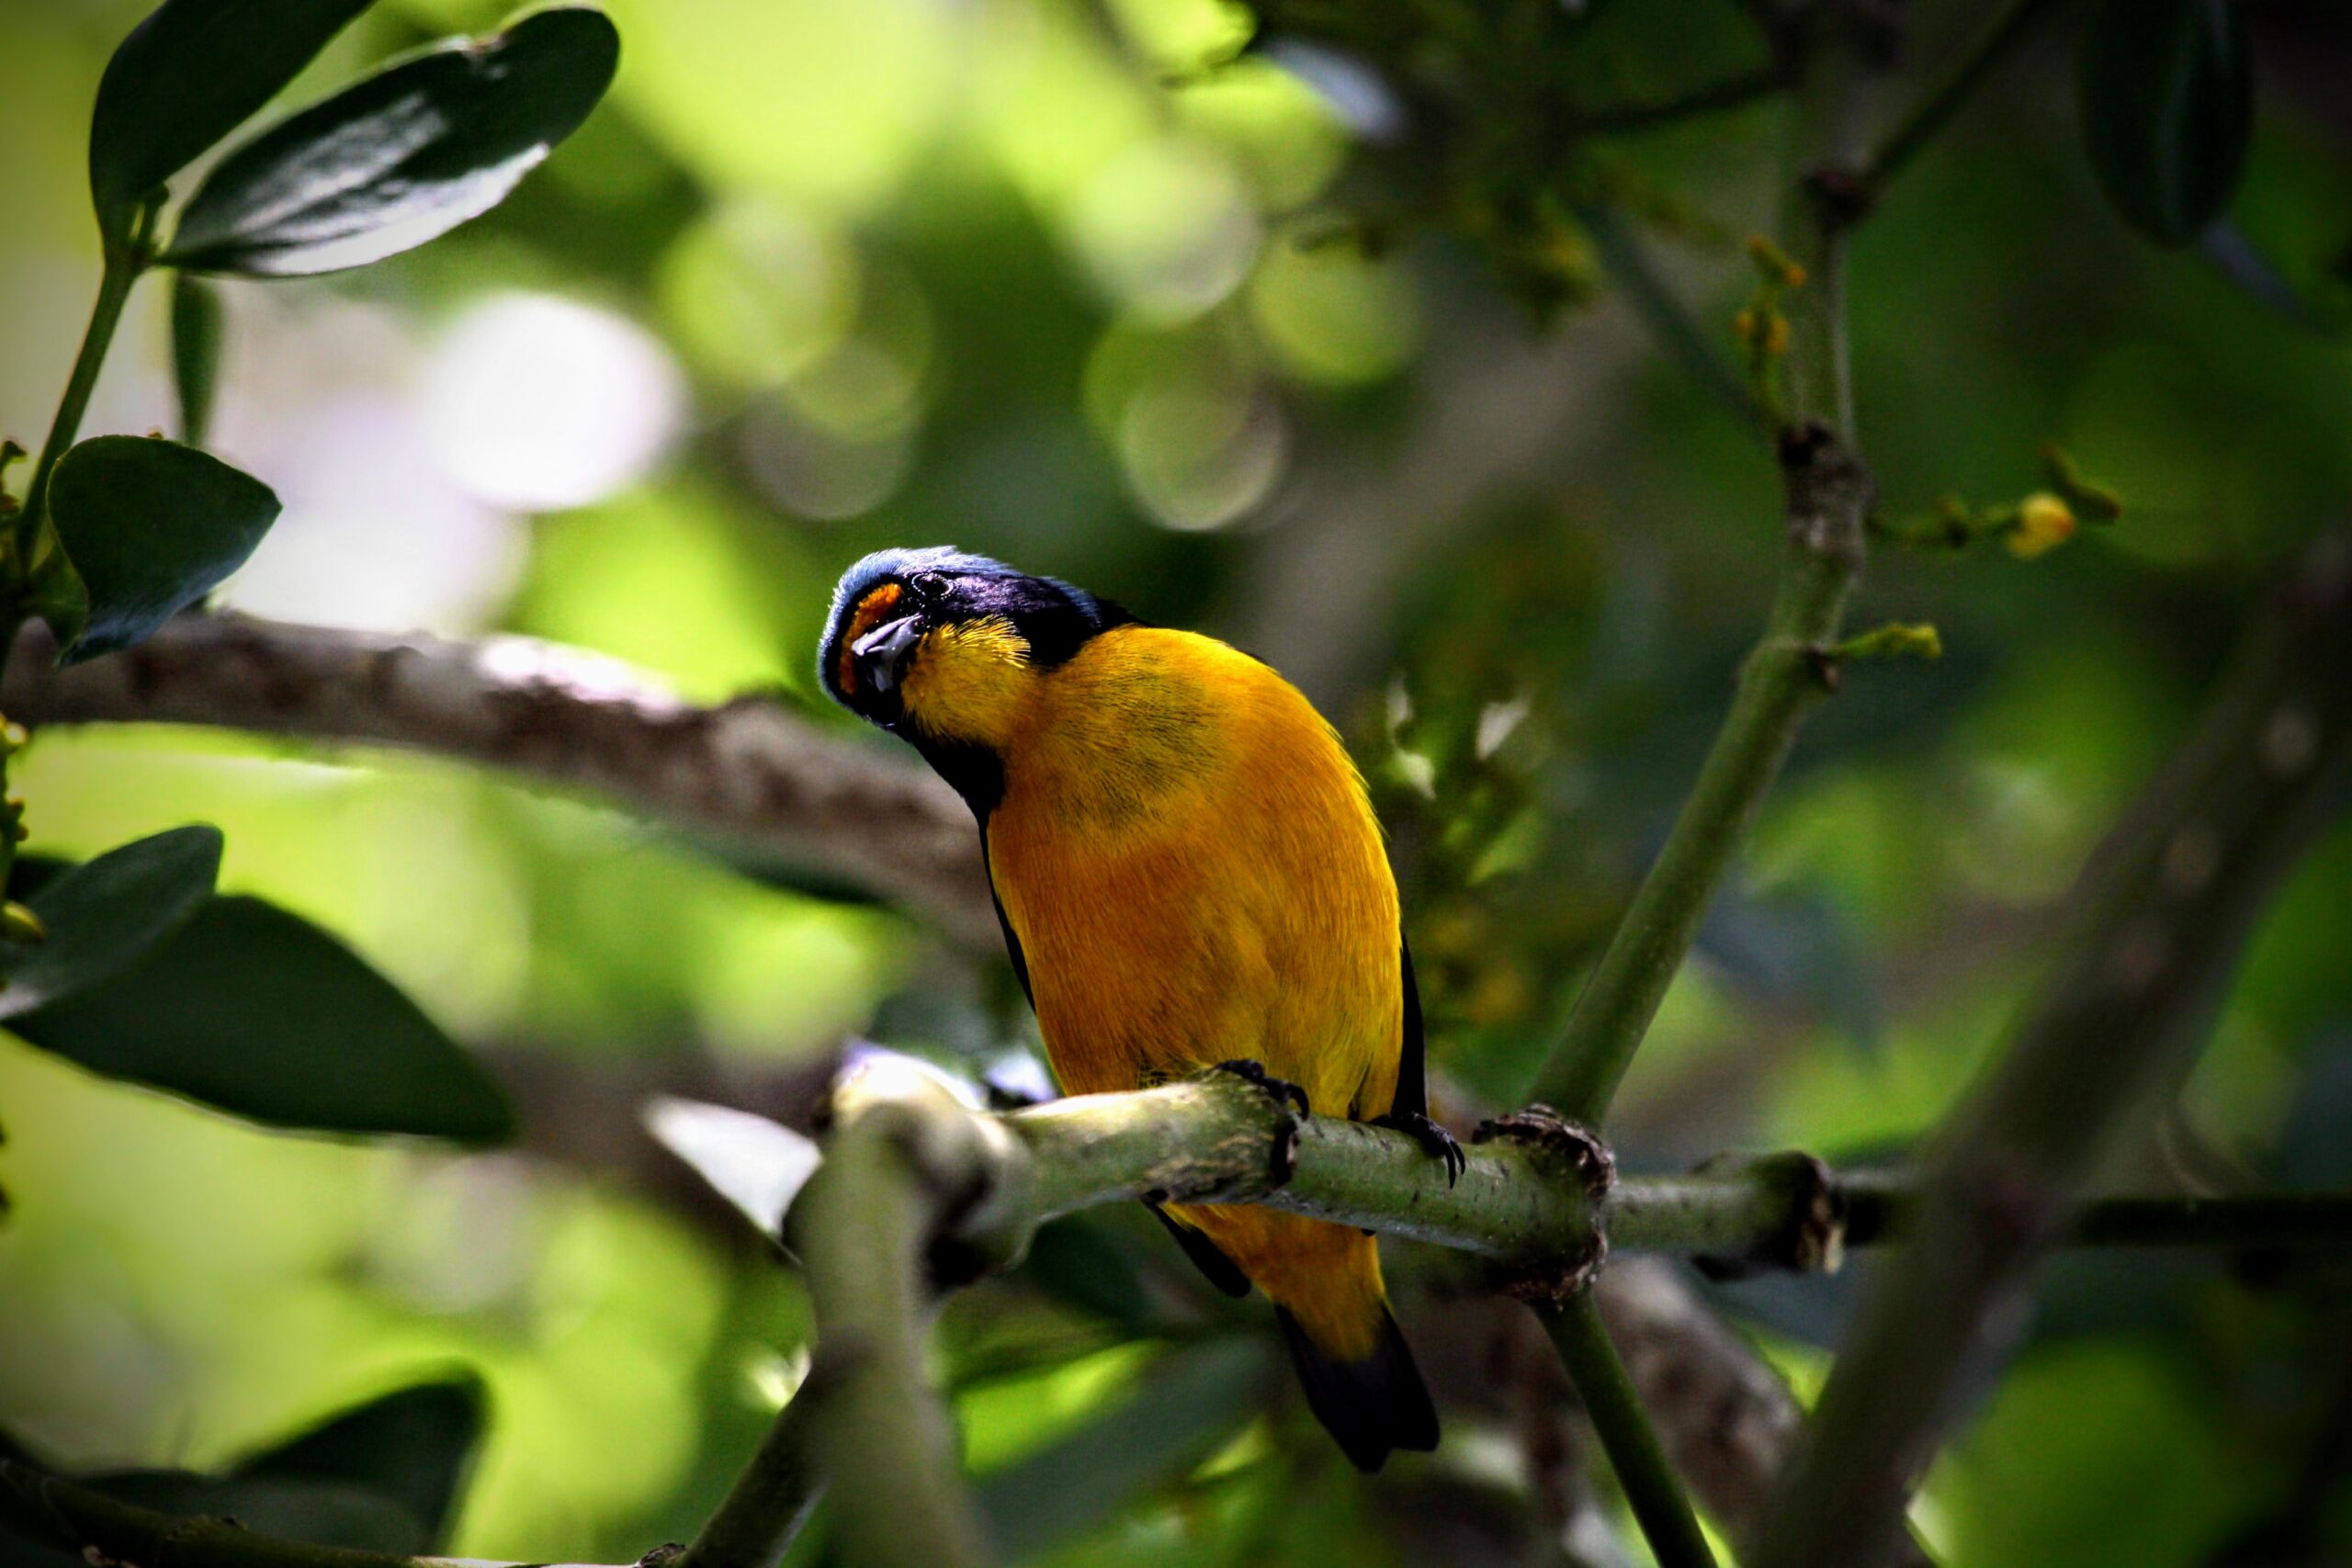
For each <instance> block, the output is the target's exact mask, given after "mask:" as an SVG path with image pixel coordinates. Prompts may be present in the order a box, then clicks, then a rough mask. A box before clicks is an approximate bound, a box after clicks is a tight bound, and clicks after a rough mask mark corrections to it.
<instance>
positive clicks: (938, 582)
mask: <svg viewBox="0 0 2352 1568" xmlns="http://www.w3.org/2000/svg"><path fill="white" fill-rule="evenodd" d="M907 586H908V587H909V588H911V589H913V590H914V594H915V597H916V598H918V599H920V600H922V602H923V603H924V604H936V603H938V602H939V601H940V600H941V599H943V598H944V597H946V594H947V579H946V578H944V577H943V576H942V575H940V574H939V573H938V572H935V571H919V572H917V573H915V574H914V576H912V577H910V578H909V579H908V580H907Z"/></svg>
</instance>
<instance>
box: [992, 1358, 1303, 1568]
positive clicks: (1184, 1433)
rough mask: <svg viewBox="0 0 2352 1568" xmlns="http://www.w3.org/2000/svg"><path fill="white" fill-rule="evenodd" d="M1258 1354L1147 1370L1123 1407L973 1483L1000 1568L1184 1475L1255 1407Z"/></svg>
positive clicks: (1077, 1533)
mask: <svg viewBox="0 0 2352 1568" xmlns="http://www.w3.org/2000/svg"><path fill="white" fill-rule="evenodd" d="M1266 1373H1267V1358H1266V1347H1265V1344H1264V1342H1263V1341H1262V1340H1260V1339H1256V1338H1236V1339H1218V1340H1212V1341H1210V1342H1209V1343H1207V1344H1205V1345H1196V1346H1194V1347H1193V1348H1190V1349H1185V1350H1180V1351H1178V1352H1177V1353H1176V1354H1174V1355H1172V1356H1170V1357H1169V1358H1168V1359H1166V1360H1165V1361H1162V1362H1161V1363H1160V1364H1159V1366H1157V1367H1155V1368H1153V1369H1152V1371H1151V1372H1150V1374H1149V1375H1148V1377H1147V1378H1146V1380H1145V1382H1144V1385H1143V1387H1142V1388H1141V1389H1140V1390H1138V1391H1137V1392H1136V1395H1135V1397H1133V1398H1132V1399H1129V1400H1127V1401H1125V1403H1123V1404H1118V1405H1115V1406H1114V1407H1113V1408H1111V1409H1110V1410H1108V1411H1106V1412H1104V1413H1103V1415H1102V1416H1100V1417H1099V1418H1098V1419H1096V1420H1094V1421H1092V1422H1090V1423H1089V1424H1088V1425H1086V1426H1085V1427H1081V1428H1080V1429H1079V1430H1078V1431H1076V1432H1073V1433H1071V1434H1070V1435H1069V1436H1068V1437H1066V1438H1062V1439H1061V1440H1060V1441H1058V1442H1054V1443H1049V1444H1047V1445H1046V1447H1045V1448H1044V1449H1042V1450H1038V1451H1037V1452H1035V1453H1033V1454H1031V1455H1029V1456H1028V1457H1027V1458H1025V1459H1021V1460H1016V1461H1013V1462H1012V1464H1009V1465H1007V1466H1006V1467H1005V1468H1003V1469H1002V1470H1000V1471H996V1472H993V1473H991V1474H989V1475H987V1476H984V1477H982V1478H981V1480H980V1483H979V1488H978V1492H979V1498H978V1500H979V1505H980V1511H981V1512H982V1513H984V1514H985V1515H987V1517H988V1520H989V1532H990V1533H991V1534H992V1535H993V1536H994V1537H995V1538H996V1542H997V1546H998V1549H999V1551H1001V1553H1002V1554H1003V1556H1004V1558H1005V1559H1006V1560H1007V1561H1008V1562H1028V1561H1030V1560H1031V1559H1033V1558H1035V1557H1039V1556H1042V1555H1044V1554H1045V1553H1046V1552H1048V1551H1053V1550H1055V1549H1056V1548H1058V1547H1062V1546H1067V1545H1069V1543H1070V1542H1072V1541H1074V1540H1079V1539H1080V1537H1082V1536H1084V1535H1086V1534H1087V1533H1088V1532H1090V1531H1091V1530H1093V1529H1096V1528H1097V1527H1098V1526H1101V1525H1103V1524H1107V1523H1108V1522H1110V1521H1111V1520H1112V1519H1114V1518H1116V1517H1118V1516H1119V1515H1120V1514H1121V1513H1122V1512H1124V1511H1125V1509H1126V1508H1127V1507H1128V1506H1130V1505H1132V1504H1133V1503H1134V1502H1135V1501H1136V1499H1137V1498H1139V1497H1143V1496H1146V1495H1149V1494H1150V1493H1152V1492H1154V1491H1156V1490H1158V1489H1159V1487H1161V1486H1163V1485H1165V1484H1167V1483H1169V1482H1171V1481H1174V1480H1176V1479H1178V1478H1179V1477H1181V1476H1183V1475H1185V1474H1186V1473H1188V1472H1191V1471H1192V1470H1193V1468H1194V1467H1195V1466H1197V1465H1198V1464H1199V1463H1200V1462H1201V1461H1203V1460H1204V1459H1206V1458H1208V1457H1209V1456H1210V1455H1211V1454H1213V1453H1215V1452H1216V1450H1218V1449H1220V1448H1222V1447H1223V1446H1224V1445H1225V1443H1226V1442H1227V1440H1228V1439H1229V1438H1232V1436H1233V1435H1234V1433H1236V1432H1238V1431H1239V1430H1240V1429H1241V1427H1243V1426H1244V1425H1245V1424H1246V1423H1247V1422H1248V1421H1249V1420H1250V1417H1251V1416H1254V1415H1256V1414H1257V1412H1258V1410H1259V1407H1260V1405H1261V1404H1262V1402H1263V1400H1264V1390H1265V1384H1266Z"/></svg>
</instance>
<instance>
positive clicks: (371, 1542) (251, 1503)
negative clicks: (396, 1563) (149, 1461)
mask: <svg viewBox="0 0 2352 1568" xmlns="http://www.w3.org/2000/svg"><path fill="white" fill-rule="evenodd" d="M83 1484H85V1485H86V1486H88V1487H89V1488H90V1489H91V1490H92V1491H94V1492H103V1493H105V1494H106V1495H107V1496H109V1497H112V1498H114V1499H116V1500H117V1501H118V1502H123V1503H129V1504H130V1505H131V1506H133V1507H139V1508H152V1509H153V1510H154V1511H155V1512H156V1513H159V1514H169V1515H171V1516H172V1517H175V1518H214V1519H234V1520H236V1521H237V1523H239V1524H240V1525H243V1527H244V1528H245V1529H249V1530H255V1531H258V1532H259V1533H261V1534H263V1535H268V1536H277V1537H281V1538H283V1539H286V1540H306V1541H310V1542H311V1543H312V1544H314V1545H318V1546H340V1547H345V1548H348V1549H349V1550H351V1551H380V1552H393V1553H398V1554H399V1555H401V1556H403V1557H406V1556H413V1555H415V1554H418V1553H421V1552H424V1551H430V1550H431V1549H432V1545H433V1542H432V1538H431V1536H430V1534H429V1533H428V1532H427V1531H426V1529H425V1528H424V1524H423V1522H422V1521H420V1520H419V1519H418V1518H417V1517H415V1516H414V1515H413V1514H411V1513H410V1512H409V1511H408V1510H407V1509H405V1508H403V1507H401V1506H400V1505H399V1504H397V1503H395V1502H393V1501H392V1500H391V1499H390V1498H389V1497H385V1496H381V1495H378V1494H377V1493H374V1492H369V1491H368V1490H366V1489H365V1488H362V1487H357V1486H350V1485H345V1484H342V1483H335V1482H319V1481H281V1480H277V1479H275V1478H272V1477H268V1476H258V1477H247V1476H238V1475H197V1474H193V1473H191V1472H187V1471H183V1470H132V1471H118V1472H114V1473H112V1474H107V1475H96V1476H92V1477H90V1478H89V1479H88V1480H87V1481H85V1483H83Z"/></svg>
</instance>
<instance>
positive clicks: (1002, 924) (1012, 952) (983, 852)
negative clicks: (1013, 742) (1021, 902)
mask: <svg viewBox="0 0 2352 1568" xmlns="http://www.w3.org/2000/svg"><path fill="white" fill-rule="evenodd" d="M980 868H981V869H982V870H983V871H986V872H987V873H988V877H989V903H990V904H992V905H994V906H995V908H996V923H997V927H998V929H999V930H1001V931H1003V932H1004V955H1005V956H1006V957H1007V958H1010V959H1012V977H1013V978H1014V979H1016V980H1018V981H1020V982H1021V994H1022V995H1023V996H1024V997H1026V998H1029V1010H1031V1011H1032V1012H1035V1010H1036V1009H1037V993H1036V992H1035V991H1033V990H1031V989H1030V988H1029V958H1028V955H1027V954H1026V953H1023V952H1022V951H1021V935H1020V933H1019V932H1018V931H1014V930H1013V929H1012V917H1011V916H1009V915H1007V914H1006V913H1005V912H1004V900H1003V898H1001V897H999V896H998V894H997V890H996V867H995V866H994V865H992V864H990V863H989V825H988V822H987V820H986V819H985V818H983V819H982V820H981V823H980Z"/></svg>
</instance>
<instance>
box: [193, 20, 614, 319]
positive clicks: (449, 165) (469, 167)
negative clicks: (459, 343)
mask: <svg viewBox="0 0 2352 1568" xmlns="http://www.w3.org/2000/svg"><path fill="white" fill-rule="evenodd" d="M619 59H620V37H619V35H618V34H617V33H616V32H615V31H614V30H613V24H612V23H611V22H610V21H608V20H607V19H606V18H605V16H604V15H603V13H601V12H598V11H592V10H588V9H585V8H583V7H578V6H566V7H562V8H559V9H556V10H550V11H539V12H536V13H534V14H532V15H530V16H528V17H524V18H523V19H522V20H521V21H519V22H517V23H515V26H514V27H512V28H508V29H507V30H506V31H505V32H503V33H501V34H499V35H498V36H497V37H495V38H492V39H484V40H482V41H481V42H479V43H476V42H469V41H466V40H462V39H461V40H458V41H457V42H454V43H451V44H448V45H446V46H444V47H442V48H439V49H435V50H433V51H429V52H427V53H424V54H420V55H415V56H413V57H411V58H410V59H407V60H405V61H401V62H399V63H397V64H394V65H390V66H388V67H386V68H385V69H384V70H383V71H381V72H379V73H377V74H376V75H374V76H371V77H369V78H368V79H367V80H366V81H364V82H361V83H358V84H357V85H355V86H353V87H351V88H349V89H347V90H345V92H342V93H340V94H338V95H336V96H334V97H332V98H330V99H328V100H327V101H326V102H324V103H322V104H318V105H315V106H313V107H311V108H308V109H305V110H303V111H302V112H301V113H300V114H298V115H296V116H295V117H294V118H291V119H288V120H287V121H286V122H285V123H284V124H282V125H279V126H277V127H275V128H274V129H272V130H268V131H266V132H265V133H264V134H262V135H261V136H260V137H258V138H256V139H255V140H254V141H251V142H249V143H248V144H246V145H245V146H243V147H242V148H239V149H238V150H237V151H236V152H232V153H231V154H230V155H229V156H228V157H227V158H226V159H225V160H223V161H222V163H221V164H220V167H219V168H217V169H215V170H213V171H212V174H211V175H210V177H209V178H208V179H207V180H206V181H205V182H204V186H203V188H202V189H200V190H198V192H197V193H196V196H195V198H194V199H193V200H191V201H190V202H189V203H188V206H187V211H186V212H184V213H183V214H181V217H180V224H179V231H178V233H177V234H176V235H175V237H174V239H173V242H172V246H171V249H170V251H169V252H168V253H167V254H166V255H165V257H164V259H165V260H166V261H169V262H172V263H174V264H175V265H180V266H186V267H193V268H196V269H197V270H198V271H204V272H234V273H247V274H252V275H254V276H293V275H300V274H308V273H319V272H334V271H336V270H338V269H340V268H343V267H352V266H364V265H367V264H368V263H369V262H373V261H379V260H381V259H382V258H384V257H386V256H389V255H393V254H398V253H399V252H401V251H405V250H409V249H411V248H413V247H414V246H417V245H421V244H423V243H425V242H426V241H428V240H431V239H434V238H435V237H437V236H439V235H441V234H444V233H447V231H449V230H451V229H454V228H456V227H457V226H458V224H460V223H462V222H464V221H465V220H467V219H469V218H473V217H476V216H478V215H480V214H481V213H483V212H486V211H488V210H489V209H491V208H492V207H495V206H496V205H497V204H498V203H499V202H500V201H501V200H503V198H504V197H505V196H506V193H507V192H508V191H510V190H513V189H514V188H515V182H516V181H518V180H520V179H521V178H522V177H523V176H524V175H525V174H526V173H528V172H529V171H530V170H531V169H532V168H533V167H534V166H535V165H537V164H538V163H539V161H540V160H541V159H543V158H545V157H546V156H547V155H548V151H549V150H550V149H551V148H553V147H554V146H555V144H556V143H557V142H559V141H562V140H563V139H564V138H565V137H566V136H569V135H570V134H571V132H572V130H574V129H576V128H577V127H578V126H579V124H580V122H581V121H582V120H583V119H585V118H588V111H589V110H591V109H593V108H594V107H596V101H597V100H598V99H599V98H601V97H603V96H604V94H605V87H606V86H607V85H610V84H611V82H612V79H613V71H614V68H615V66H616V64H617V63H618V62H619Z"/></svg>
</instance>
